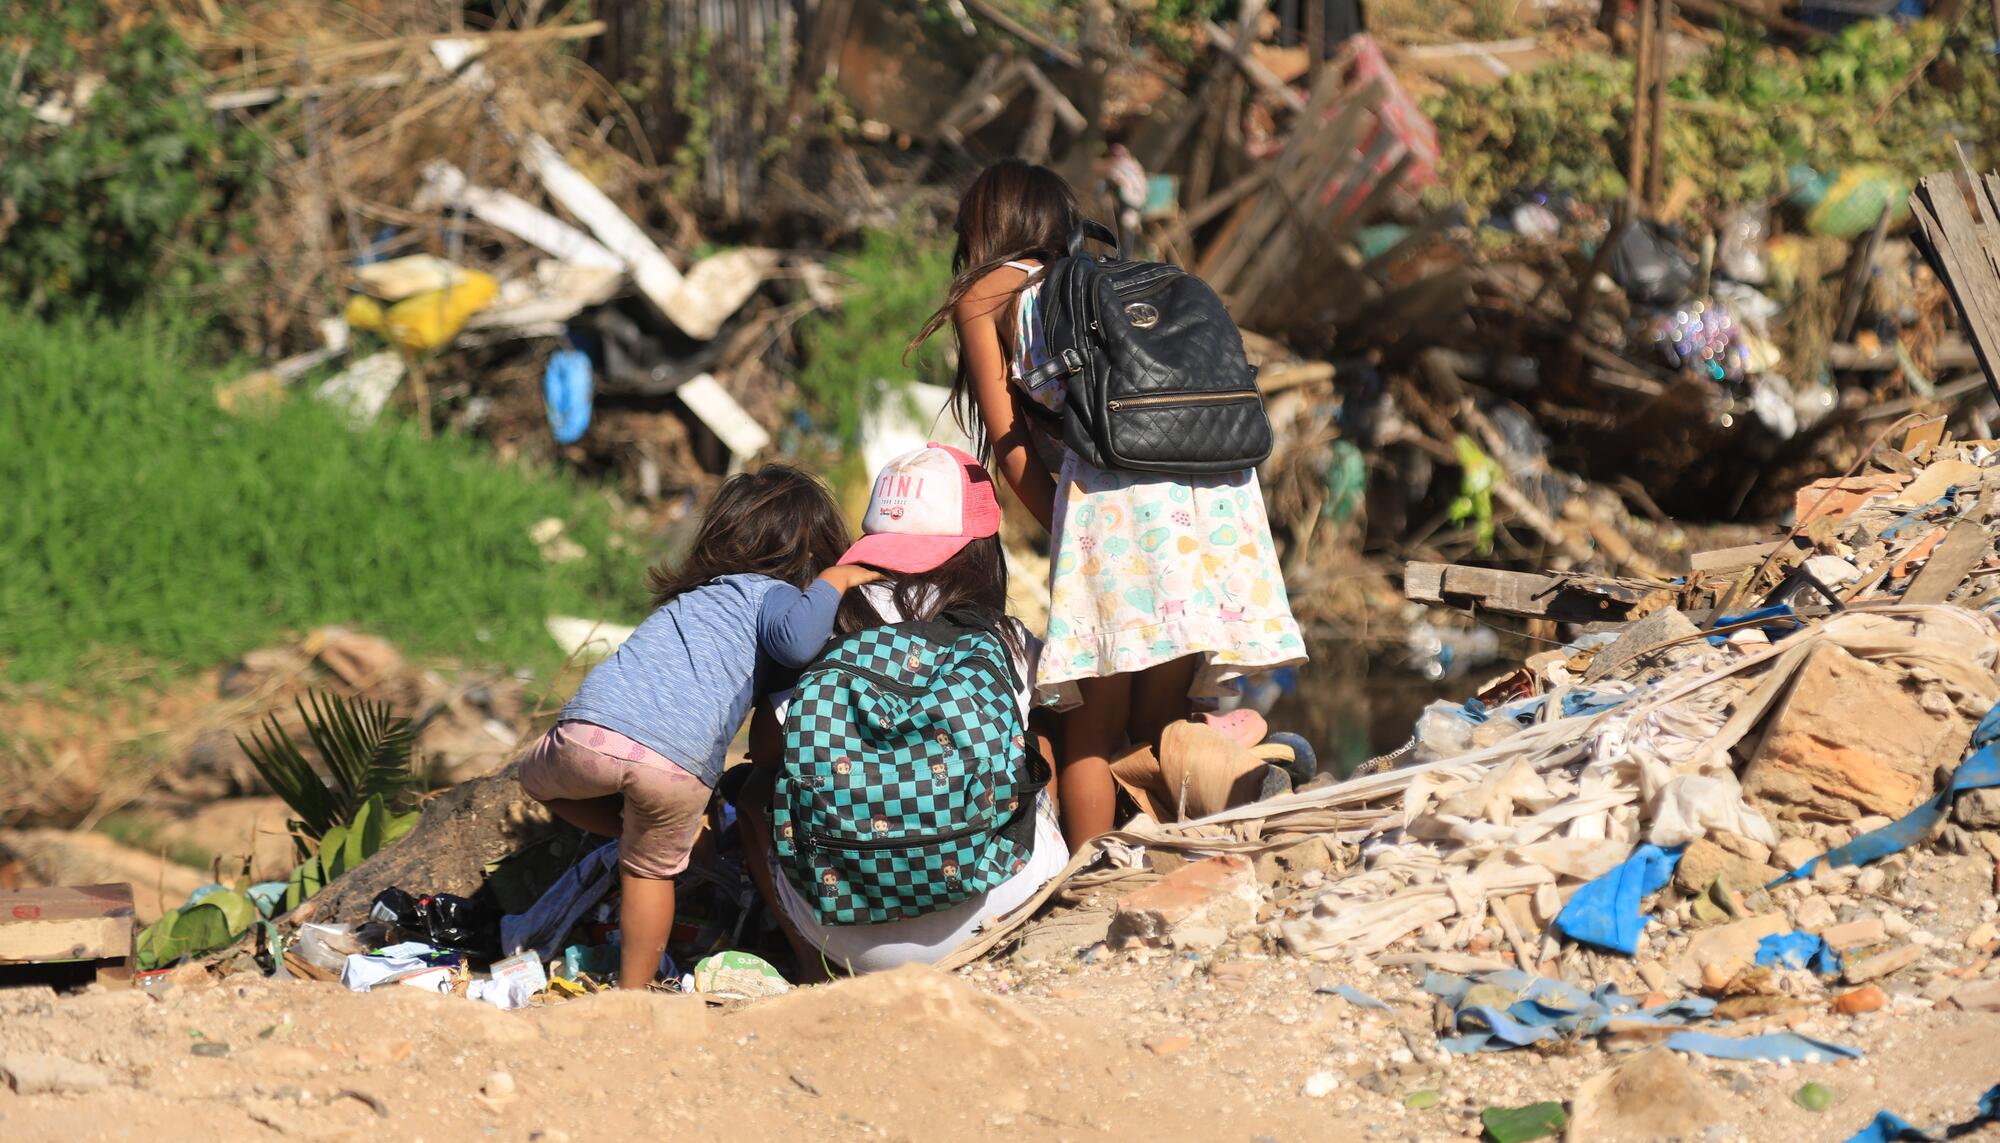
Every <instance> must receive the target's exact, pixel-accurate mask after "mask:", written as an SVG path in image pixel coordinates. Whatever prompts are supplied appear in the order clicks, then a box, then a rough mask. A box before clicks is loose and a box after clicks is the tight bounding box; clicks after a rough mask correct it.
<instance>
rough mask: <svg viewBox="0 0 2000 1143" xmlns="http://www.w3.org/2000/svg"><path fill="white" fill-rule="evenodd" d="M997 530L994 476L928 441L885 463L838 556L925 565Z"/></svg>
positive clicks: (891, 567) (879, 564) (898, 566)
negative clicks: (855, 530) (854, 534)
mask: <svg viewBox="0 0 2000 1143" xmlns="http://www.w3.org/2000/svg"><path fill="white" fill-rule="evenodd" d="M999 530H1000V502H999V501H998V500H996V499H994V496H993V477H992V475H991V474H990V473H988V472H987V471H986V469H985V468H983V467H981V465H980V463H979V462H978V461H976V460H974V459H972V458H971V457H969V456H967V455H966V454H964V453H963V452H960V451H959V450H957V449H955V448H952V447H951V446H949V445H941V444H938V443H936V442H932V443H930V444H927V445H925V446H924V447H923V448H920V449H917V450H915V451H913V452H906V453H904V454H903V455H901V456H899V457H897V458H896V459H894V460H892V461H890V462H889V463H888V464H885V465H883V466H882V471H881V472H880V473H878V474H876V477H875V493H874V495H873V496H871V497H869V499H868V515H866V516H864V517H862V520H861V531H862V533H863V534H862V537H861V539H860V540H858V541H856V542H855V545H854V546H853V547H851V548H849V549H847V554H846V555H844V556H842V557H840V562H841V563H844V564H867V565H868V566H869V567H872V568H881V569H882V570H883V571H892V572H927V571H930V570H931V569H933V568H935V567H937V566H938V565H939V564H942V563H944V562H945V561H946V560H948V559H950V558H951V557H953V556H955V555H957V554H958V552H959V549H961V548H963V547H965V545H967V544H969V543H971V542H972V541H974V540H977V539H980V538H982V537H985V536H991V535H993V534H994V533H995V532H998V531H999Z"/></svg>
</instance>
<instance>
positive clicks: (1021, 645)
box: [737, 444, 1069, 976]
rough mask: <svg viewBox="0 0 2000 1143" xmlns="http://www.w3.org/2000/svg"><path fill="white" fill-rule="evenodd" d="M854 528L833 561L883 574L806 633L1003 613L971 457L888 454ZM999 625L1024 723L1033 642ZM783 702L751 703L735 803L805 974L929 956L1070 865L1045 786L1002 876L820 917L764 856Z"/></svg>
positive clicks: (996, 514) (1001, 577) (982, 477)
mask: <svg viewBox="0 0 2000 1143" xmlns="http://www.w3.org/2000/svg"><path fill="white" fill-rule="evenodd" d="M861 530H862V533H863V534H862V536H861V539H859V540H858V541H856V542H855V544H854V546H853V547H851V548H849V549H848V550H847V553H846V554H845V555H843V556H841V557H840V561H839V562H840V563H841V564H843V565H848V566H859V567H866V568H869V569H871V570H877V571H880V572H881V573H883V576H882V579H880V580H879V581H877V582H874V583H870V584H868V585H867V586H865V587H862V588H860V589H859V590H857V591H850V592H848V593H847V594H846V595H845V596H843V597H840V598H838V599H836V598H835V597H833V596H831V595H829V596H826V597H824V598H823V599H822V600H821V601H820V602H821V614H819V615H817V616H815V617H812V618H811V621H810V622H808V623H806V624H804V626H807V627H809V628H810V629H812V630H813V631H823V630H825V629H826V628H827V627H829V626H830V627H832V628H833V629H834V630H835V631H837V632H838V633H839V634H842V635H849V634H853V633H854V632H856V631H861V630H865V629H867V628H871V627H879V626H882V625H883V624H887V623H900V622H903V621H906V620H923V619H935V618H937V617H938V616H940V615H943V614H945V613H947V612H950V611H954V610H958V609H961V608H967V609H971V610H974V611H978V612H982V613H985V614H987V615H990V616H992V617H993V618H994V619H996V620H998V619H1000V618H1001V617H1002V616H1003V615H1004V613H1005V611H1006V608H1007V563H1006V557H1005V556H1004V555H1003V553H1002V552H1001V547H1000V534H999V533H1000V503H999V501H998V500H997V499H996V498H995V497H994V495H993V478H992V476H990V475H989V474H988V473H987V471H986V469H985V468H983V467H982V466H981V465H980V464H979V462H978V461H976V460H974V459H973V458H972V457H970V456H967V455H966V454H965V453H963V452H960V451H959V450H958V449H955V448H951V447H949V446H946V445H940V444H929V445H926V446H924V447H923V448H920V449H917V450H915V451H913V452H908V453H905V454H903V455H902V456H899V457H897V458H896V459H894V460H892V461H890V462H889V463H888V464H887V465H885V466H884V467H883V469H882V471H881V472H880V473H878V474H877V475H876V477H875V491H874V495H873V496H872V497H871V498H870V500H869V502H868V514H867V515H866V516H865V517H863V519H862V523H861ZM836 605H837V608H836ZM1000 631H1001V632H1002V634H1003V637H1004V639H1005V640H1006V642H1007V643H1008V644H1009V646H1008V652H1009V654H1010V655H1011V656H1012V657H1013V659H1014V668H1015V674H1016V676H1017V677H1018V678H1019V679H1020V680H1022V682H1021V690H1020V694H1019V699H1020V703H1021V721H1022V723H1023V724H1024V725H1025V724H1026V723H1027V722H1028V720H1029V715H1030V713H1031V710H1032V708H1033V706H1034V681H1033V680H1034V663H1035V654H1034V650H1035V640H1034V637H1033V636H1031V635H1030V634H1029V633H1028V632H1027V630H1026V629H1025V628H1023V627H1022V626H1021V624H1020V623H1019V622H1017V621H1015V620H1006V621H1005V622H1004V623H1002V624H1001V625H1000ZM786 697H787V696H785V695H779V696H775V698H776V701H775V702H774V703H773V704H772V705H771V706H769V707H767V708H759V710H758V713H757V715H756V717H755V718H753V720H752V721H751V724H750V760H751V762H752V763H753V764H754V765H755V766H756V767H757V771H756V772H755V773H754V774H753V776H752V778H751V779H750V781H749V782H748V783H746V786H745V789H744V793H743V796H742V797H740V798H739V800H738V801H737V808H738V810H739V812H741V813H742V814H743V816H744V820H745V822H746V824H747V828H746V829H745V830H744V831H743V834H742V836H743V838H744V841H745V844H746V846H747V847H748V848H749V849H751V851H752V859H751V862H750V872H751V876H752V877H753V878H755V880H756V882H757V886H758V888H759V889H760V890H761V891H762V893H763V895H764V899H765V902H766V903H767V904H768V905H769V906H770V907H771V909H772V911H773V912H774V913H775V914H776V915H777V916H778V917H780V918H782V920H783V922H784V925H783V927H784V929H785V933H786V935H787V937H789V938H790V939H791V940H792V942H793V945H794V951H795V952H796V953H797V955H798V958H799V967H800V969H801V971H802V972H804V973H806V974H807V975H808V976H810V975H814V974H815V973H816V972H817V970H819V969H820V968H822V966H825V967H832V968H838V969H840V970H842V971H844V972H849V973H861V972H879V971H882V970H884V969H890V968H894V967H896V966H898V965H902V964H909V963H913V962H915V963H923V964H930V963H933V962H936V961H938V960H940V959H942V958H943V957H945V956H946V955H948V954H949V953H950V952H951V951H952V950H953V949H956V948H957V947H958V946H959V945H960V944H962V943H964V941H965V940H966V939H967V938H968V937H971V936H972V935H973V934H975V933H976V932H978V931H979V928H980V926H982V925H984V924H985V923H986V922H987V921H988V920H990V919H991V918H993V917H996V916H999V915H1000V914H1002V913H1006V912H1009V911H1011V910H1013V909H1014V908H1015V907H1016V906H1019V905H1020V904H1021V903H1022V902H1024V901H1026V900H1027V899H1028V898H1030V897H1032V896H1034V894H1035V893H1036V892H1037V891H1038V890H1040V889H1041V887H1042V886H1043V885H1045V884H1047V883H1048V881H1049V879H1050V878H1052V877H1054V876H1055V875H1056V874H1058V873H1060V872H1061V871H1062V868H1063V866H1064V865H1065V864H1067V863H1068V861H1069V849H1068V847H1067V846H1065V845H1064V844H1063V836H1062V831H1061V829H1060V827H1059V826H1058V824H1057V822H1056V813H1055V806H1054V803H1053V800H1052V799H1051V798H1050V797H1049V796H1048V794H1047V792H1046V791H1044V792H1043V793H1042V794H1040V795H1039V796H1038V800H1037V802H1036V806H1035V813H1036V820H1035V840H1034V845H1033V849H1032V852H1031V855H1030V856H1029V858H1028V860H1027V862H1026V864H1025V866H1024V867H1023V868H1022V869H1021V870H1020V871H1019V872H1017V873H1015V874H1014V875H1013V876H1012V877H1010V878H1008V879H1007V880H1005V881H1003V882H1001V883H1000V884H998V885H995V886H994V887H992V888H991V889H988V890H987V891H986V892H984V893H980V894H978V895H976V896H973V897H969V898H967V899H966V900H963V901H960V902H958V903H957V904H954V905H950V906H947V907H945V908H942V909H939V910H937V911H935V912H930V913H925V914H923V915H921V916H916V917H908V918H904V919H902V920H895V921H886V922H882V923H879V924H862V925H829V924H822V923H821V922H820V921H819V920H818V919H817V918H815V916H814V915H813V911H812V908H811V907H810V906H809V905H808V904H807V903H806V901H805V899H804V898H803V897H802V896H800V894H799V891H798V889H796V888H795V887H794V886H793V885H792V884H791V883H790V882H789V881H787V880H786V878H785V875H784V873H783V872H782V871H780V870H778V869H776V868H775V867H774V866H773V865H772V863H771V859H770V857H771V855H770V844H769V842H770V836H771V830H770V820H769V817H768V813H769V808H768V807H769V795H770V790H771V785H770V783H771V779H772V777H773V776H774V775H775V773H776V767H777V766H778V764H779V761H780V755H781V753H782V750H783V746H782V743H781V741H780V740H779V737H778V729H779V724H780V723H781V722H782V720H783V718H784V714H785V711H784V707H785V705H786Z"/></svg>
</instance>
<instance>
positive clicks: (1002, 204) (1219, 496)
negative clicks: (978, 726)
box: [911, 159, 1305, 849]
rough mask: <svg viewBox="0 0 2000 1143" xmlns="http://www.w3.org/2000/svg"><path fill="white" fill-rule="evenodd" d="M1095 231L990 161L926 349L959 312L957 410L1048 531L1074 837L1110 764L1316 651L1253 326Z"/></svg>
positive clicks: (1054, 650)
mask: <svg viewBox="0 0 2000 1143" xmlns="http://www.w3.org/2000/svg"><path fill="white" fill-rule="evenodd" d="M1091 225H1093V224H1089V223H1087V222H1086V220H1085V219H1084V218H1083V215H1082V213H1081V211H1080V210H1079V208H1078V204H1077V198H1076V194H1075V192H1074V191H1072V190H1071V189H1070V187H1069V185H1068V184H1067V183H1065V182H1064V181H1063V180H1062V178H1061V177H1060V176H1058V175H1056V174H1055V173H1054V172H1053V171H1050V170H1048V169H1047V168H1044V167H1039V166H1033V165H1031V164H1028V163H1025V162H1022V161H1020V160H1018V159H1009V160H1005V161H1002V162H1000V163H996V164H994V165H993V166H991V167H988V168H987V169H986V170H985V171H984V172H982V173H981V174H980V175H979V177H978V178H977V179H976V180H975V181H974V182H973V184H972V187H971V189H970V190H968V191H967V192H966V194H965V197H964V198H963V199H961V200H960V202H959V208H958V221H957V226H956V229H957V231H958V244H957V249H956V250H955V251H954V252H953V255H952V272H953V278H952V281H951V285H950V288H949V290H948V292H947V293H946V296H945V302H944V304H943V305H942V306H941V307H939V309H938V311H937V312H936V313H935V314H933V315H932V317H931V319H930V321H929V322H927V323H926V324H925V325H924V327H923V329H922V330H921V331H919V333H918V334H917V336H916V338H915V339H914V340H913V341H912V342H911V348H912V349H915V348H916V347H917V346H918V345H920V344H921V343H922V342H923V341H924V340H926V339H927V338H929V337H930V336H931V335H932V334H933V333H935V332H937V331H938V330H939V329H941V328H943V326H944V325H945V324H946V323H947V322H949V323H950V324H951V325H952V328H953V330H954V332H955V333H956V334H957V339H958V348H959V354H958V372H957V376H956V378H955V379H954V381H953V384H952V397H953V408H954V410H955V412H956V413H957V415H958V418H959V422H960V424H961V425H962V426H964V427H965V428H966V429H967V431H968V432H969V433H970V434H971V435H972V436H973V438H974V439H975V440H977V441H978V442H979V443H980V448H981V451H982V453H983V454H984V455H985V456H986V457H988V458H989V460H990V462H991V463H993V464H994V465H995V466H996V467H997V469H998V471H999V473H1000V474H1001V475H1002V476H1003V477H1004V478H1005V479H1006V481H1007V483H1008V484H1009V485H1010V486H1012V487H1013V489H1014V492H1015V493H1016V495H1018V496H1019V497H1020V500H1021V503H1022V504H1023V505H1024V506H1025V507H1026V508H1027V509H1028V511H1029V512H1031V513H1033V514H1034V516H1035V518H1036V519H1037V520H1039V521H1040V522H1041V523H1042V525H1043V526H1044V527H1045V528H1047V529H1048V530H1049V535H1050V561H1049V563H1050V583H1049V626H1048V632H1047V642H1046V644H1045V645H1044V646H1043V648H1042V652H1041V656H1040V659H1039V661H1038V663H1037V668H1036V677H1037V685H1038V688H1039V689H1040V690H1041V692H1042V693H1043V694H1044V695H1045V696H1049V697H1050V698H1054V697H1055V696H1057V695H1059V694H1062V693H1063V691H1061V690H1058V688H1061V687H1062V686H1063V684H1066V683H1074V684H1075V687H1074V688H1073V690H1072V693H1074V694H1080V698H1081V703H1080V705H1077V706H1076V707H1075V709H1074V710H1073V711H1072V712H1071V713H1070V714H1068V716H1067V717H1066V718H1065V720H1064V723H1063V734H1062V738H1063V741H1062V745H1061V748H1060V751H1059V761H1058V764H1057V788H1058V792H1059V794H1060V798H1059V802H1060V810H1061V815H1062V825H1063V834H1064V836H1065V838H1066V839H1067V841H1068V843H1069V845H1070V847H1071V848H1072V849H1074V848H1076V847H1078V846H1080V845H1081V844H1083V843H1084V842H1085V841H1087V840H1089V839H1090V838H1092V837H1095V836H1096V835H1098V834H1101V833H1104V832H1106V831H1108V830H1110V829H1111V828H1112V826H1113V825H1114V820H1113V819H1114V814H1115V807H1116V793H1115V786H1114V783H1113V780H1112V777H1111V769H1110V761H1111V759H1112V758H1114V757H1116V756H1118V755H1119V754H1121V753H1122V752H1123V751H1124V750H1125V749H1126V748H1127V747H1128V746H1139V745H1145V746H1150V747H1152V748H1153V749H1155V750H1157V749H1158V748H1159V745H1160V738H1161V735H1162V733H1163V731H1164V730H1165V728H1166V727H1167V726H1168V725H1169V724H1170V723H1173V722H1175V721H1178V720H1180V719H1184V718H1187V717H1188V716H1189V714H1190V711H1191V709H1192V706H1193V700H1194V699H1196V698H1203V699H1207V698H1217V697H1221V696H1223V695H1224V694H1226V693H1227V685H1226V684H1228V683H1229V682H1230V681H1231V680H1233V679H1236V678H1240V677H1242V676H1243V675H1246V674H1249V673H1252V672H1256V671H1263V670H1270V669H1274V668H1277V667H1283V666H1290V665H1294V664H1298V663H1302V662H1304V661H1305V645H1304V642H1303V641H1302V640H1301V639H1300V636H1299V629H1298V624H1297V623H1296V622H1294V620H1293V618H1292V613H1291V605H1290V602H1289V600H1288V599H1287V596H1286V593H1285V583H1284V578H1283V576H1282V574H1281V573H1280V571H1279V569H1278V560H1277V552H1276V549H1275V547H1274V546H1273V544H1272V540H1271V528H1270V523H1269V521H1268V520H1267V518H1266V516H1265V511H1264V497H1263V492H1262V491H1261V489H1260V488H1259V486H1258V483H1257V475H1256V471H1255V467H1254V466H1255V464H1256V463H1257V461H1258V460H1261V459H1262V456H1263V455H1264V453H1266V452H1268V451H1269V447H1270V445H1269V426H1268V424H1267V423H1265V422H1264V421H1263V414H1262V407H1261V404H1260V403H1259V402H1258V401H1257V399H1256V390H1255V388H1254V383H1253V382H1252V381H1251V375H1250V371H1249V367H1248V365H1247V364H1245V362H1244V360H1243V351H1242V341H1241V337H1240V335H1239V334H1238V332H1237V330H1236V328H1235V326H1234V325H1233V324H1232V323H1230V322H1229V321H1228V318H1227V315H1226V313H1223V312H1222V310H1221V306H1220V304H1219V303H1218V302H1217V301H1216V300H1215V296H1214V294H1213V293H1211V292H1209V291H1208V290H1207V287H1205V286H1203V285H1201V283H1200V282H1199V281H1198V280H1197V279H1194V278H1192V277H1190V276H1188V275H1186V274H1185V273H1183V272H1181V271H1179V270H1178V269H1177V268H1174V267H1167V266H1148V265H1144V264H1140V263H1127V262H1118V261H1115V260H1107V261H1103V262H1098V261H1094V260H1091V259H1088V258H1086V257H1083V256H1082V252H1081V246H1082V241H1083V236H1084V234H1085V233H1086V232H1087V231H1086V227H1088V226H1091ZM1102 231H1103V228H1102V227H1096V228H1095V231H1094V233H1099V234H1101V233H1102ZM1260 434H1261V435H1260ZM1260 444H1261V451H1260ZM1232 458H1233V459H1232ZM1072 701H1074V700H1072Z"/></svg>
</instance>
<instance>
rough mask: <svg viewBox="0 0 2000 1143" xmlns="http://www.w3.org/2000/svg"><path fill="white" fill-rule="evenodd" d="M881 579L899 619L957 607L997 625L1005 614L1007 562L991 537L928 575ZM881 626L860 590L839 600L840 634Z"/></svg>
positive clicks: (1008, 631) (1008, 628)
mask: <svg viewBox="0 0 2000 1143" xmlns="http://www.w3.org/2000/svg"><path fill="white" fill-rule="evenodd" d="M884 575H885V577H886V578H884V579H883V581H882V582H883V583H885V584H887V585H888V587H889V598H890V600H891V601H893V602H894V604H895V607H896V611H897V613H898V614H900V615H901V616H902V617H903V618H904V619H905V620H916V619H936V618H937V617H938V616H940V615H943V614H944V613H945V612H947V611H952V610H955V609H961V608H962V609H967V610H972V611H977V612H979V613H980V614H982V615H984V616H986V617H987V618H989V619H991V620H993V621H995V622H998V621H999V620H1000V619H1001V618H1002V617H1003V616H1004V615H1006V613H1007V557H1006V555H1005V554H1004V553H1003V552H1002V551H1001V548H1000V537H999V536H997V535H994V536H982V537H980V538H979V539H977V540H974V541H972V542H971V543H969V544H967V545H965V546H964V547H963V548H960V549H959V550H958V554H957V555H955V556H953V557H951V558H950V559H948V560H946V561H945V562H943V563H941V564H939V565H938V566H937V567H934V568H932V569H931V570H930V571H927V572H912V573H896V572H887V573H884ZM884 622H885V619H884V617H883V615H882V614H881V613H880V612H878V611H876V610H875V605H874V604H872V603H870V602H868V593H867V592H866V591H850V592H848V593H847V594H846V595H845V596H843V597H842V598H841V601H840V610H839V612H837V613H836V618H835V621H834V626H835V628H836V629H837V630H838V631H839V632H840V634H842V635H852V634H853V633H855V632H856V631H865V630H867V629H868V628H870V627H880V626H882V624H883V623H884ZM1012 628H1013V624H1002V625H1001V628H1000V630H1001V634H1002V635H1003V637H1005V638H1006V640H1007V642H1008V646H1009V648H1010V649H1012V650H1014V651H1016V652H1019V651H1020V649H1021V648H1019V647H1017V646H1014V633H1013V630H1012Z"/></svg>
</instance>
